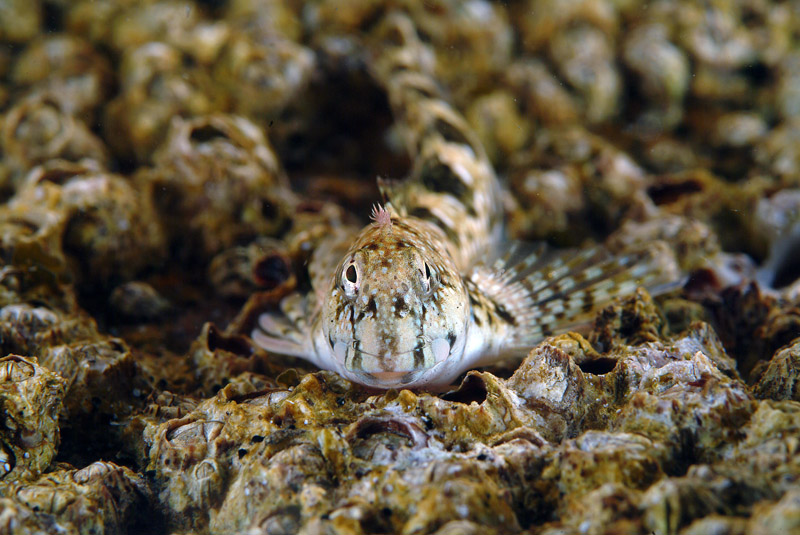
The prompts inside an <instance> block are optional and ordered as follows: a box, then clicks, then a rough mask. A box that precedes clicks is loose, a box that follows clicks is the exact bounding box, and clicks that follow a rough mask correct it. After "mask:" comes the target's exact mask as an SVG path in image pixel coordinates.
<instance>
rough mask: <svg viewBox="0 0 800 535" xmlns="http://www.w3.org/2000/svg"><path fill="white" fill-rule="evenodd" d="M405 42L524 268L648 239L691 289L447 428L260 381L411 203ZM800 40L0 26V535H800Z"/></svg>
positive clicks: (646, 27)
mask: <svg viewBox="0 0 800 535" xmlns="http://www.w3.org/2000/svg"><path fill="white" fill-rule="evenodd" d="M393 9H397V10H403V11H405V12H406V13H407V14H408V15H409V17H410V19H411V20H413V21H414V24H415V25H416V27H417V28H416V30H417V32H418V33H419V36H420V43H421V46H422V47H423V49H424V50H423V52H424V54H430V59H431V61H432V62H434V63H435V67H434V68H435V72H436V77H437V79H438V80H439V82H440V83H441V85H442V89H443V91H445V93H446V94H447V95H449V97H450V99H451V100H452V102H453V103H454V105H455V106H456V107H457V108H458V109H459V110H460V111H461V112H462V113H463V114H464V116H465V117H466V118H467V120H468V121H469V123H470V124H471V126H472V127H473V128H474V130H475V132H476V133H477V135H478V136H479V138H480V140H481V142H482V143H483V145H484V147H485V148H486V150H487V153H488V154H489V156H490V158H491V159H492V162H493V164H494V165H495V167H496V169H497V170H498V174H499V175H500V177H501V180H502V181H503V184H504V189H505V191H506V194H505V195H506V197H505V207H506V212H507V220H508V233H509V237H510V238H513V239H518V240H524V241H536V240H545V241H547V242H549V243H550V244H551V245H554V246H557V247H560V246H582V245H585V244H587V243H592V242H602V243H604V244H605V245H606V246H607V247H608V248H609V249H611V250H612V251H613V250H624V249H625V248H626V247H627V246H629V245H630V244H631V243H648V242H651V241H655V240H659V241H664V242H666V243H668V244H669V246H670V247H672V248H673V249H674V251H675V253H676V255H677V257H678V259H679V261H680V263H681V267H682V269H683V270H684V271H685V273H686V274H687V276H686V280H685V283H684V284H683V285H682V286H681V287H680V288H677V289H675V290H674V291H672V292H670V293H667V294H664V295H661V296H659V297H658V298H657V299H655V300H654V299H652V298H651V297H650V296H649V295H648V294H647V293H646V292H645V291H643V290H640V291H639V292H638V293H636V294H635V295H633V296H631V297H629V298H626V299H624V300H619V301H617V302H614V303H613V304H611V305H610V306H608V307H606V308H604V309H602V310H600V311H598V312H597V314H596V316H595V318H594V324H593V326H592V327H591V328H589V329H587V330H585V331H583V332H581V333H569V334H565V335H561V336H557V337H551V338H548V339H545V340H544V341H542V342H541V343H540V344H538V345H537V346H536V347H534V348H533V349H532V350H531V351H530V353H529V354H528V355H527V357H525V358H524V360H522V359H516V360H511V361H509V362H507V363H503V364H499V365H497V366H494V367H492V368H488V369H483V370H475V371H470V372H468V373H467V374H466V375H465V376H464V377H462V378H461V379H460V381H459V384H457V385H454V386H453V388H452V390H450V391H449V392H446V393H441V394H432V393H427V392H412V391H408V390H402V391H395V390H390V391H388V392H379V391H370V390H366V389H365V388H363V387H361V386H359V385H355V384H352V383H350V382H348V381H345V380H344V379H342V378H340V377H339V376H337V375H336V374H334V373H331V372H326V371H318V370H316V369H314V368H313V366H311V365H310V364H307V363H304V362H303V361H300V360H297V359H293V358H289V357H283V356H280V355H274V354H269V353H267V352H265V351H263V350H260V349H258V348H257V347H255V346H254V345H253V344H252V342H251V341H250V339H249V333H250V332H251V330H252V327H253V325H254V324H255V322H256V319H257V317H258V314H259V313H260V312H261V311H263V310H265V309H267V308H269V307H275V306H278V304H279V302H280V300H281V298H282V297H284V296H286V295H288V294H289V293H290V292H292V291H293V290H295V289H298V288H299V289H303V288H307V287H308V285H309V280H308V278H309V275H308V270H307V263H308V261H309V258H310V254H311V251H313V250H314V249H315V247H316V246H317V244H319V243H320V242H321V241H322V238H324V237H325V236H328V235H330V234H331V233H337V232H344V231H345V230H346V229H347V228H349V227H350V226H352V225H360V224H363V223H364V222H365V221H366V220H367V216H368V214H369V207H370V205H371V203H373V202H375V201H377V200H379V199H380V195H379V193H378V191H377V188H376V186H375V175H376V174H380V175H382V176H388V177H391V178H401V177H403V176H404V175H405V174H406V173H407V172H408V166H409V160H408V156H407V155H405V154H404V153H403V151H402V150H401V149H400V148H399V143H398V141H397V132H395V131H394V130H393V128H392V117H391V113H390V111H389V105H388V101H387V96H386V94H385V93H384V91H382V90H381V89H380V88H379V86H378V85H377V84H376V83H375V82H374V81H373V80H372V79H371V78H370V76H369V69H368V65H369V63H370V61H372V58H371V57H370V56H369V52H368V51H369V50H370V47H371V46H373V44H372V42H371V39H373V37H374V35H373V29H374V27H375V25H376V23H377V22H378V21H379V20H380V19H381V17H383V15H384V14H386V13H388V12H390V11H391V10H393ZM798 36H800V16H798V13H797V7H796V6H795V5H794V4H792V3H791V2H766V1H758V0H754V1H753V0H748V1H738V2H737V1H732V0H731V1H721V2H716V3H713V4H709V3H707V2H696V1H691V0H685V1H666V0H664V1H652V2H647V3H645V4H642V3H639V2H631V1H626V0H579V1H572V2H560V1H555V0H514V1H511V2H507V3H505V4H503V3H490V2H486V1H483V0H470V1H467V2H461V1H449V0H431V1H425V2H416V1H412V0H385V1H384V0H375V1H362V0H353V1H341V0H318V1H310V2H305V3H303V2H299V1H295V0H222V1H210V0H205V1H203V0H198V1H197V2H190V1H183V0H160V1H158V0H147V1H138V0H76V1H66V0H0V42H1V43H2V44H3V46H2V47H0V200H2V205H0V407H2V413H0V532H3V533H20V534H26V533H31V534H33V533H87V534H88V533H93V534H97V533H153V534H155V533H176V534H177V533H186V534H189V533H208V534H212V533H243V534H248V535H258V534H262V533H263V534H267V533H269V534H283V533H285V534H294V533H305V534H312V533H313V534H316V533H337V534H338V533H340V534H350V533H353V534H362V533H363V534H380V533H386V534H389V533H403V534H420V535H421V534H428V533H431V534H434V533H435V534H438V535H455V534H470V533H475V534H478V533H480V534H481V535H491V534H493V533H497V534H501V533H502V534H505V533H527V534H530V535H540V534H541V535H544V534H553V535H555V534H564V533H569V534H571V533H575V534H591V535H595V534H612V533H613V534H628V533H629V534H651V533H655V534H673V533H674V534H681V535H689V534H706V533H715V534H726V535H737V534H765V535H766V534H774V533H781V534H783V533H787V534H788V533H800V460H799V459H800V451H799V450H800V387H799V386H798V385H799V384H800V378H799V377H800V279H799V278H798V275H800V272H798V264H797V258H798V256H800V252H798V251H800V237H798V236H800V90H799V89H798V88H800V50H798V48H797V45H796V43H797V42H798ZM424 54H423V57H428V56H425V55H424ZM432 64H433V63H432Z"/></svg>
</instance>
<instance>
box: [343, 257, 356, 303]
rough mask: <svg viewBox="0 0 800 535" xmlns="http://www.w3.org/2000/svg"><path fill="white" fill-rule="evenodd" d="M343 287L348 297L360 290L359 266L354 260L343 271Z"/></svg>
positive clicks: (353, 295)
mask: <svg viewBox="0 0 800 535" xmlns="http://www.w3.org/2000/svg"><path fill="white" fill-rule="evenodd" d="M342 289H343V290H344V293H345V295H346V296H348V297H355V295H356V293H357V292H358V266H356V264H355V263H353V262H350V264H349V265H348V266H347V267H346V268H345V269H344V271H343V272H342Z"/></svg>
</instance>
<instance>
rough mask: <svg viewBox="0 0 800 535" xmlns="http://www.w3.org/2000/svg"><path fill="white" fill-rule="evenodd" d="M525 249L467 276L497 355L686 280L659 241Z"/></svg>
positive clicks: (478, 322) (477, 319)
mask: <svg viewBox="0 0 800 535" xmlns="http://www.w3.org/2000/svg"><path fill="white" fill-rule="evenodd" d="M521 249H522V248H521V247H519V246H515V247H511V248H510V249H509V250H508V251H507V252H506V254H504V255H503V256H502V257H501V258H500V259H498V260H497V261H496V262H495V263H494V264H493V265H492V267H491V268H489V267H484V266H479V267H477V268H475V269H474V270H473V271H472V273H471V275H470V277H469V282H470V283H469V285H468V289H469V292H470V299H471V301H472V305H473V309H474V311H473V321H474V326H475V327H477V328H478V329H481V330H484V331H485V336H486V342H487V343H486V345H487V346H490V347H493V349H494V351H491V353H493V354H498V353H503V352H506V351H509V350H514V349H517V348H527V347H531V346H532V345H533V344H535V343H536V342H538V341H539V340H541V339H542V338H544V337H545V336H550V335H552V334H558V333H562V332H566V331H569V330H570V329H574V328H575V327H578V326H580V325H582V324H586V323H588V322H589V321H590V320H591V316H592V313H593V312H595V311H596V310H597V309H598V308H600V307H602V306H604V305H606V304H608V303H609V302H610V301H612V300H613V299H615V298H617V297H622V296H626V295H630V294H632V293H633V292H634V291H635V290H636V288H638V287H643V288H645V289H647V290H648V291H650V292H651V293H653V294H658V293H663V292H665V291H669V290H670V289H673V288H675V287H677V286H678V285H679V284H680V282H681V277H680V270H679V268H678V266H677V263H676V261H675V258H674V256H673V254H672V252H671V250H670V249H669V247H667V246H666V244H664V243H660V242H656V243H654V244H648V246H647V247H646V248H642V249H639V250H636V251H632V252H629V253H627V254H621V255H612V254H610V253H609V252H608V251H607V250H606V249H605V248H603V247H592V248H588V249H582V250H579V251H566V252H559V253H555V254H550V253H548V251H547V250H546V248H545V247H544V246H540V247H538V248H537V249H536V250H534V251H533V252H531V253H529V254H525V255H521V254H520V251H521ZM520 257H521V258H520ZM492 332H494V333H495V334H494V335H492Z"/></svg>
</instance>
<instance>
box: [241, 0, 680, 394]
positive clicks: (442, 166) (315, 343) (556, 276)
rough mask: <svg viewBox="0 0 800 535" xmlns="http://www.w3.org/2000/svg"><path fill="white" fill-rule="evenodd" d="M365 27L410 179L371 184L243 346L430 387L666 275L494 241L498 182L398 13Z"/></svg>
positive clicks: (591, 256)
mask: <svg viewBox="0 0 800 535" xmlns="http://www.w3.org/2000/svg"><path fill="white" fill-rule="evenodd" d="M377 35H378V37H377V39H376V40H377V45H376V46H375V47H374V48H375V49H376V50H380V53H379V54H378V55H377V56H376V58H375V59H374V61H373V64H372V71H373V74H374V76H375V79H376V80H377V81H378V82H379V83H381V84H382V85H383V86H384V87H385V88H386V90H387V92H388V94H389V98H390V102H391V105H392V108H393V113H394V115H395V118H396V120H397V127H398V129H399V131H400V132H401V134H402V137H403V140H404V143H405V145H406V149H407V151H408V152H409V154H410V155H411V156H412V158H413V161H414V164H413V168H412V170H411V173H410V176H409V177H408V178H407V179H405V180H403V181H401V182H391V181H386V180H382V181H380V182H379V186H380V187H381V190H382V192H383V194H384V196H385V197H386V198H388V199H389V202H388V203H387V204H386V205H385V207H376V209H375V210H374V211H373V221H372V222H371V223H370V224H369V225H367V226H366V227H365V228H364V229H362V230H361V231H360V232H359V233H358V234H357V235H356V236H355V237H353V238H352V243H351V245H350V247H349V249H348V250H347V252H346V253H345V254H344V256H343V257H341V258H339V259H337V260H336V261H332V260H325V261H323V260H322V259H320V258H318V259H316V261H312V264H313V265H315V266H318V268H317V269H322V270H325V273H329V274H330V275H327V276H322V275H319V274H316V275H315V274H314V273H312V280H316V281H318V282H317V283H316V286H317V287H315V291H314V292H311V293H310V294H308V295H306V296H299V295H294V296H290V297H289V298H286V299H285V300H284V302H283V303H282V304H281V308H282V313H281V314H273V313H265V314H264V315H262V316H261V317H260V320H259V327H258V328H257V329H255V330H254V331H253V333H252V337H253V340H254V341H255V342H256V343H257V344H259V345H260V346H261V347H263V348H265V349H267V350H270V351H275V352H280V353H285V354H290V355H295V356H299V357H303V358H305V359H307V360H309V361H311V362H313V363H314V364H316V365H317V366H319V367H321V368H325V369H330V370H335V371H337V372H338V373H339V374H341V375H342V376H344V377H347V378H348V379H351V380H353V381H355V382H358V383H361V384H364V385H367V386H371V387H376V388H398V387H404V388H426V389H441V388H444V387H446V386H448V385H449V384H451V383H452V381H453V380H455V379H456V378H457V377H458V375H460V374H461V373H463V372H464V371H465V370H468V369H470V368H472V367H475V366H478V365H485V364H489V363H491V362H493V361H495V360H497V359H499V358H503V357H505V356H506V355H508V354H510V353H514V352H517V351H519V350H524V349H526V348H530V347H531V346H532V345H533V344H535V343H536V342H537V341H538V340H541V339H542V338H543V337H545V336H548V335H550V334H553V333H557V332H563V331H565V330H567V329H569V328H570V327H573V326H574V325H576V324H579V323H581V322H583V321H585V319H586V316H587V314H589V313H590V312H591V311H592V310H594V309H596V307H597V306H601V305H603V304H605V303H607V302H608V301H609V300H610V299H613V298H614V297H617V296H620V295H625V294H629V293H631V292H633V291H634V290H635V289H636V287H637V286H640V285H641V286H646V287H650V288H658V287H659V285H661V284H662V283H667V284H669V283H670V282H671V281H674V280H677V279H678V275H677V268H675V267H674V262H673V263H670V262H669V261H668V260H667V261H664V258H665V257H667V256H669V255H668V254H667V252H666V251H665V250H663V249H661V250H659V248H658V247H653V248H651V249H650V250H648V251H647V252H640V253H633V254H630V255H625V256H620V257H614V256H611V255H609V254H608V253H606V252H605V251H604V250H603V249H601V248H594V249H588V250H584V251H578V252H577V253H566V254H558V255H549V254H547V253H546V252H545V251H544V250H543V249H541V248H540V249H536V250H534V251H524V250H523V249H524V248H522V249H520V248H515V247H511V246H509V247H506V248H505V250H504V251H497V250H495V245H494V244H497V243H500V241H501V240H500V238H501V236H502V211H501V209H500V203H499V200H498V199H499V183H498V180H497V177H496V176H495V173H494V170H493V169H492V166H491V164H490V163H489V161H488V158H487V157H486V154H485V151H484V150H483V147H482V146H481V144H480V142H479V141H478V140H477V137H476V136H475V134H474V133H473V132H472V130H471V129H470V127H469V126H468V124H467V123H466V121H465V120H464V119H463V117H462V116H461V115H460V114H459V113H458V112H457V111H456V110H454V109H453V108H452V107H451V106H450V105H449V104H448V103H447V102H446V101H445V100H444V99H443V98H442V97H441V94H440V92H439V89H438V87H437V86H436V84H435V82H434V81H433V78H432V76H431V72H432V60H430V58H431V57H432V54H431V53H430V50H428V49H427V48H426V46H425V45H424V44H423V43H421V42H420V40H419V39H418V37H417V34H416V31H415V29H414V26H413V24H412V23H411V21H410V20H409V19H408V18H407V17H405V16H403V15H398V14H392V15H389V16H387V17H386V19H385V21H384V23H383V25H382V26H381V27H380V28H379V30H378V32H377ZM332 239H333V238H332ZM320 249H324V250H330V251H335V250H341V244H339V246H334V245H328V246H327V247H321V248H320ZM656 253H658V254H656ZM490 258H491V259H494V258H496V260H495V261H494V262H493V263H487V260H488V259H490ZM334 262H335V263H334ZM665 266H666V267H665Z"/></svg>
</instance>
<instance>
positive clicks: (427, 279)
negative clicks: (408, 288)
mask: <svg viewBox="0 0 800 535" xmlns="http://www.w3.org/2000/svg"><path fill="white" fill-rule="evenodd" d="M422 264H423V268H422V269H421V270H419V271H420V274H421V275H422V285H423V287H424V288H425V291H426V292H430V291H431V286H432V285H433V283H434V278H433V276H434V273H435V271H433V270H432V269H431V268H430V266H429V265H428V263H427V262H423V263H422Z"/></svg>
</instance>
